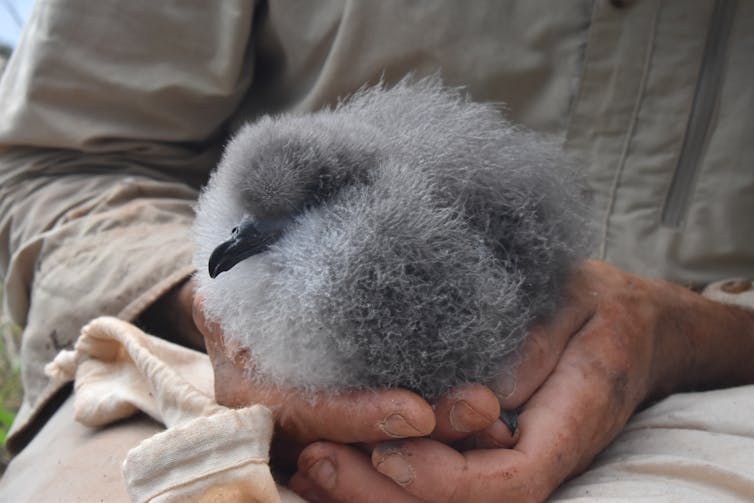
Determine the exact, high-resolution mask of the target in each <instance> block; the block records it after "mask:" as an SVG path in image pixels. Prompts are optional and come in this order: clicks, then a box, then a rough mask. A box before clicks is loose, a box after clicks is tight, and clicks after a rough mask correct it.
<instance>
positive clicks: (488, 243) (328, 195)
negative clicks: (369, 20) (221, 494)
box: [194, 78, 588, 400]
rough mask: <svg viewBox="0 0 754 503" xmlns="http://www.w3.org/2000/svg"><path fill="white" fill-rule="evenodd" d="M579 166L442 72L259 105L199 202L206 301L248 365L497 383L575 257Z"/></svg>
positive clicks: (381, 380)
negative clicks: (340, 98) (279, 109)
mask: <svg viewBox="0 0 754 503" xmlns="http://www.w3.org/2000/svg"><path fill="white" fill-rule="evenodd" d="M576 179H577V177H575V176H574V171H573V170H572V169H571V168H570V167H569V163H568V162H567V161H566V160H565V158H564V155H563V153H562V152H561V151H560V150H559V148H558V146H557V143H556V142H554V141H551V140H548V139H547V138H544V137H543V136H541V135H538V134H535V133H533V132H531V131H528V130H525V129H523V128H520V127H516V126H514V125H513V124H511V123H510V122H509V121H508V120H506V119H505V118H504V117H503V116H502V115H501V114H500V112H499V111H498V109H497V107H495V106H494V105H491V104H481V103H474V102H472V101H471V100H470V99H469V98H468V97H467V96H466V95H465V93H464V92H463V91H462V90H459V89H450V88H447V87H444V86H443V84H442V83H441V82H440V80H439V79H438V78H426V79H421V80H418V81H416V80H411V79H404V80H403V81H401V82H399V83H398V84H396V85H395V86H393V87H391V88H388V87H387V86H385V85H377V86H375V87H370V88H365V89H363V90H361V91H360V92H357V93H356V94H355V95H354V96H352V97H351V98H349V99H348V100H346V101H344V102H341V103H339V104H338V105H337V106H336V107H334V108H332V109H326V110H322V111H319V112H316V113H312V114H299V115H297V114H289V115H282V116H278V117H264V118H262V119H260V120H259V121H257V122H255V123H252V124H248V125H246V126H244V127H243V128H242V129H241V130H240V131H239V132H238V133H237V134H236V135H235V137H234V138H232V140H231V141H230V142H229V143H228V145H227V147H226V149H225V152H224V155H223V158H222V160H221V162H220V164H219V166H218V169H217V170H216V171H215V172H214V174H213V175H212V177H211V179H210V181H209V183H208V185H207V187H206V188H205V190H204V191H203V193H202V195H201V198H200V200H199V205H198V211H197V217H196V224H195V229H194V231H195V232H194V236H195V242H196V253H195V260H194V263H195V265H196V268H197V270H198V272H197V274H196V277H197V280H198V292H199V293H200V294H201V295H202V296H203V297H204V305H203V307H204V310H205V314H206V316H207V317H208V319H210V320H213V321H215V322H217V323H219V325H220V326H221V328H222V330H223V333H224V337H225V341H226V345H227V347H228V348H229V351H231V352H235V351H240V350H246V351H248V353H249V355H250V359H249V368H248V369H247V370H248V373H249V376H250V377H251V378H252V379H257V380H261V381H265V382H271V383H275V384H278V385H281V386H286V387H294V388H300V389H302V390H305V391H315V390H316V391H321V390H325V391H333V392H337V391H341V390H346V389H352V388H365V387H404V388H408V389H411V390H414V391H416V392H418V393H419V394H421V395H423V396H424V397H426V398H428V399H430V400H431V399H435V398H436V397H437V396H438V395H440V394H441V393H443V392H444V391H446V390H448V389H449V388H450V387H452V386H454V385H457V384H460V383H465V382H481V383H486V384H489V385H494V383H495V381H496V380H497V379H498V378H499V377H500V376H501V375H502V374H504V373H505V372H509V371H510V370H511V368H512V365H513V364H514V362H515V360H516V358H515V355H516V352H517V350H518V349H519V348H520V346H521V344H522V342H523V340H524V338H525V336H526V333H527V329H528V328H530V327H531V326H532V325H533V324H534V323H537V322H538V321H542V320H544V319H546V318H547V317H548V316H550V315H551V314H552V313H553V312H554V310H555V309H556V308H557V306H558V303H559V301H560V299H561V296H562V290H563V284H564V281H565V280H566V279H567V277H568V275H569V273H570V272H571V270H572V269H573V266H574V264H575V263H576V262H577V261H578V260H579V259H580V258H582V257H583V256H585V249H586V243H587V241H588V240H587V239H585V232H584V229H585V227H586V226H585V222H586V220H585V214H586V204H584V202H583V195H582V192H581V189H580V187H579V185H578V184H577V183H576V182H575V180H576Z"/></svg>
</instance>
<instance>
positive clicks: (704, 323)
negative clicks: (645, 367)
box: [649, 281, 754, 398]
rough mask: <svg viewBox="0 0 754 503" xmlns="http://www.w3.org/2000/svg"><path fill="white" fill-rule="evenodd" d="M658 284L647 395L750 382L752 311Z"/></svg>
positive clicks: (753, 373) (753, 343)
mask: <svg viewBox="0 0 754 503" xmlns="http://www.w3.org/2000/svg"><path fill="white" fill-rule="evenodd" d="M657 283H658V284H659V287H658V289H657V292H658V294H659V296H658V298H657V299H656V302H657V305H658V306H659V308H658V318H657V326H656V330H655V332H656V341H655V354H654V357H653V362H652V369H653V372H652V379H651V384H650V394H649V398H659V397H662V396H666V395H668V394H671V393H674V392H680V391H694V390H702V389H710V388H714V387H727V386H736V385H742V384H749V383H752V382H754V366H752V365H751V360H752V357H754V313H752V312H751V311H747V310H745V309H742V308H740V307H736V306H731V305H727V304H723V303H720V302H716V301H713V300H710V299H707V298H705V297H703V296H702V295H699V294H697V293H695V292H693V291H691V290H688V289H686V288H683V287H681V286H679V285H675V284H671V283H667V282H661V281H658V282H657Z"/></svg>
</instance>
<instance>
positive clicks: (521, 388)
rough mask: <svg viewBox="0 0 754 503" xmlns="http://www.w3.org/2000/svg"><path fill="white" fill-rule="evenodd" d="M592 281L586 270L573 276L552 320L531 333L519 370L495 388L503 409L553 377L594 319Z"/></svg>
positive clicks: (510, 407)
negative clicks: (570, 346) (565, 352)
mask: <svg viewBox="0 0 754 503" xmlns="http://www.w3.org/2000/svg"><path fill="white" fill-rule="evenodd" d="M589 281H590V275H589V272H588V271H587V270H586V268H584V267H582V268H581V269H579V270H577V271H576V272H574V274H573V276H572V278H571V280H570V282H569V284H568V287H567V289H566V292H565V294H564V296H565V297H564V300H563V302H562V306H561V307H560V308H559V309H558V311H557V312H556V313H555V315H554V316H553V317H552V318H551V319H549V320H547V321H546V322H543V323H542V324H540V325H537V326H535V327H533V328H532V329H531V330H530V331H529V334H528V336H527V338H526V341H525V342H524V345H523V346H522V348H521V350H520V353H519V355H518V358H517V359H516V361H517V362H518V363H517V364H516V365H515V367H516V368H515V369H514V370H513V371H512V372H510V373H507V374H504V375H503V376H502V377H501V379H500V381H499V383H497V385H496V386H493V390H494V391H495V392H496V394H497V395H498V397H499V398H500V406H501V407H502V408H503V409H505V410H515V409H517V408H518V407H520V406H521V405H523V403H524V402H526V400H528V399H529V397H530V396H532V395H533V394H534V392H535V391H536V390H537V388H539V387H540V386H541V385H542V383H543V382H544V381H545V379H547V376H548V375H550V373H552V371H553V369H554V368H555V366H556V365H557V363H558V360H559V359H560V355H561V354H562V353H563V350H564V348H565V347H566V345H567V344H568V341H569V340H570V338H571V337H572V336H573V335H574V334H575V333H577V332H578V331H579V330H580V329H581V327H583V326H584V325H585V324H586V323H587V322H588V321H589V319H590V318H591V317H592V316H593V315H594V312H595V309H596V303H597V299H596V297H595V296H594V295H592V293H593V292H592V289H591V288H590V287H589Z"/></svg>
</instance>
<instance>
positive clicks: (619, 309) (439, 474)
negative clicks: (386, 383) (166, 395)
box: [290, 261, 754, 502]
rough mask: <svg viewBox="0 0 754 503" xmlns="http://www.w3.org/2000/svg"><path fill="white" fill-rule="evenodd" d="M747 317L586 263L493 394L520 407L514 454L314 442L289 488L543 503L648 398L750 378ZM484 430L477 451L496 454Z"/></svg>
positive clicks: (312, 495)
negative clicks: (561, 303) (509, 379)
mask: <svg viewBox="0 0 754 503" xmlns="http://www.w3.org/2000/svg"><path fill="white" fill-rule="evenodd" d="M752 321H754V317H752V316H751V314H749V313H743V312H742V311H737V310H735V309H732V308H730V307H729V306H723V305H721V304H717V303H714V302H712V301H709V300H706V299H704V298H703V297H701V296H699V295H697V294H694V293H693V292H691V291H689V290H686V289H684V288H681V287H678V286H675V285H672V284H669V283H666V282H661V281H654V280H649V279H644V278H639V277H637V276H633V275H630V274H626V273H624V272H621V271H620V270H618V269H616V268H614V267H611V266H609V265H607V264H605V263H601V262H594V261H590V262H586V263H584V264H583V266H582V267H580V268H579V270H578V271H577V272H576V273H575V274H574V276H573V278H572V280H571V282H570V284H569V288H568V292H567V299H566V302H565V306H564V307H563V308H562V309H561V311H560V312H559V313H558V315H557V316H555V318H554V319H552V320H550V321H549V322H548V323H547V324H545V325H543V326H541V327H538V328H537V329H535V330H533V331H532V333H531V334H530V337H529V339H528V341H527V344H526V345H525V347H524V348H523V350H522V358H521V361H522V364H521V365H520V366H519V368H518V369H517V371H516V374H515V375H516V377H517V378H516V379H515V380H514V384H511V383H509V384H508V385H507V386H503V387H502V388H501V389H500V390H498V391H499V393H500V394H501V395H503V396H502V397H501V404H502V406H503V407H504V408H506V409H509V408H517V407H521V413H520V415H519V427H520V439H519V440H518V442H517V443H516V445H515V446H514V448H512V449H506V448H492V449H479V448H477V449H472V450H467V451H463V452H460V451H459V450H456V449H453V448H451V447H449V446H448V445H445V444H443V443H441V442H438V441H435V440H432V439H427V438H415V439H403V440H398V441H390V442H384V443H381V444H379V445H378V446H377V447H376V448H374V449H373V450H372V451H371V456H370V455H368V454H365V453H363V452H361V451H359V450H357V449H354V448H352V447H349V446H346V445H342V444H335V443H330V442H317V443H314V444H312V445H310V446H309V447H307V448H306V449H305V450H304V451H303V452H302V453H301V455H300V457H299V460H298V472H297V473H296V475H295V476H294V477H293V479H292V480H291V483H290V485H291V487H292V488H293V489H294V490H295V491H297V492H298V493H299V494H302V495H304V497H307V498H308V499H311V500H316V501H361V502H372V501H374V502H378V501H391V502H403V501H406V502H413V501H431V502H466V501H469V502H472V501H473V502H485V501H543V500H545V499H546V498H547V497H548V496H549V495H550V494H551V493H552V491H554V490H555V489H556V488H557V487H558V486H559V485H560V484H561V483H562V482H563V481H565V480H566V479H568V478H569V477H572V476H574V475H576V474H578V473H580V472H581V471H583V470H584V469H585V468H586V467H587V466H588V465H589V464H590V462H591V461H592V460H593V459H594V457H595V456H596V455H597V454H598V453H599V452H600V451H601V450H602V449H604V448H605V447H606V446H607V445H608V444H609V443H610V441H611V440H612V439H613V438H615V436H617V435H618V433H619V432H620V431H621V430H622V428H623V427H624V425H625V423H626V422H627V421H628V419H629V417H630V416H631V414H632V413H633V412H634V411H635V410H636V408H637V407H638V406H639V405H640V404H642V402H644V401H646V400H648V399H651V398H656V397H660V396H664V395H666V394H668V393H670V392H672V391H674V390H679V389H684V388H687V387H689V386H698V385H702V384H704V385H719V384H734V383H739V382H752V380H754V372H752V370H751V365H748V364H747V363H746V360H747V358H746V357H741V356H740V354H737V351H736V349H737V348H738V349H739V350H740V349H742V348H741V344H744V345H746V348H745V349H744V351H743V352H744V354H749V355H751V354H752V351H753V350H754V347H753V345H752V342H751V341H754V338H752V337H751V336H752V326H753V324H752ZM742 332H748V333H746V335H745V336H743V337H742V336H741V335H740V334H741V333H742ZM721 333H722V334H725V335H721ZM710 334H713V335H714V341H713V340H712V339H713V338H712V337H710ZM746 337H748V338H746ZM742 341H748V342H742ZM494 426H495V425H494V424H493V425H491V426H490V428H492V427H494ZM485 433H486V431H483V432H481V433H480V434H478V435H477V440H478V444H479V445H482V446H485V447H493V446H494V444H493V445H490V443H489V442H488V441H487V440H486V439H485V437H484V435H485ZM480 437H481V438H480Z"/></svg>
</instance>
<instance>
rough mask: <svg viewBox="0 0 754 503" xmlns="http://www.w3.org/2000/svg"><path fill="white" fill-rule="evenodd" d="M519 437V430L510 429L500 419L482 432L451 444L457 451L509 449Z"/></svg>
mask: <svg viewBox="0 0 754 503" xmlns="http://www.w3.org/2000/svg"><path fill="white" fill-rule="evenodd" d="M520 436H521V428H516V429H515V431H513V432H511V429H510V428H509V427H508V426H507V425H506V424H504V423H503V421H501V420H500V419H498V420H496V421H495V422H494V423H492V424H491V425H490V426H488V427H487V428H485V429H484V430H482V431H480V432H478V433H475V434H474V435H472V436H470V437H467V438H465V439H463V440H462V441H460V442H456V443H455V444H453V447H454V448H455V449H457V450H459V451H462V452H463V451H470V450H474V449H510V448H512V447H513V446H514V445H516V442H518V439H519V437H520Z"/></svg>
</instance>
